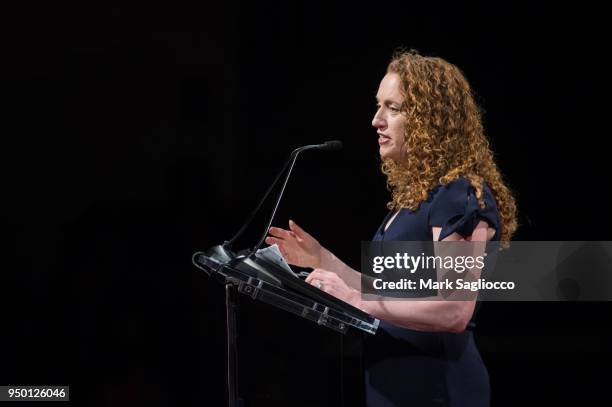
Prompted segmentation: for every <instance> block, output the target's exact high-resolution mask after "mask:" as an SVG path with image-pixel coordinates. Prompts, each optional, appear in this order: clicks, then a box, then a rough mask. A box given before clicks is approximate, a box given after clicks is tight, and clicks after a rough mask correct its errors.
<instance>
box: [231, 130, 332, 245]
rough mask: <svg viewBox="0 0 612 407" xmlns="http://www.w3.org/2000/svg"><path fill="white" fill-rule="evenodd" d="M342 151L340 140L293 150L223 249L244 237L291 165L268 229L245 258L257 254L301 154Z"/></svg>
mask: <svg viewBox="0 0 612 407" xmlns="http://www.w3.org/2000/svg"><path fill="white" fill-rule="evenodd" d="M340 149H342V142H341V141H339V140H333V141H326V142H325V143H323V144H312V145H306V146H302V147H299V148H296V149H295V150H293V152H291V154H290V155H289V158H288V160H287V161H286V162H285V164H284V165H283V168H281V170H280V172H279V173H278V175H277V176H276V178H275V179H274V181H273V182H272V185H270V187H269V188H268V190H267V191H266V193H265V194H264V196H263V198H262V199H261V200H260V201H259V204H258V205H257V207H256V208H255V210H254V211H253V212H251V214H250V215H249V217H248V218H247V220H246V222H245V223H244V224H243V225H242V227H241V228H240V230H239V231H238V232H237V233H236V234H235V235H234V237H232V238H231V239H230V240H229V241H226V242H225V243H223V247H224V248H227V249H231V246H232V244H233V243H234V242H235V241H236V239H238V237H240V236H241V235H242V233H244V231H245V230H246V228H247V226H248V225H249V224H250V223H251V221H252V220H253V218H254V217H255V214H256V213H257V212H258V211H259V209H260V208H261V206H262V205H263V203H264V201H265V200H266V198H267V197H268V195H269V194H270V192H271V191H272V189H273V188H274V186H275V185H276V184H277V182H278V180H279V179H280V177H281V175H282V174H283V172H285V169H286V168H287V166H288V165H289V170H288V171H287V175H285V179H284V181H283V186H282V188H281V190H280V192H279V194H278V197H277V198H276V203H275V204H274V209H273V210H272V215H271V216H270V219H269V221H268V224H267V226H266V228H265V229H264V233H263V236H262V237H261V239H260V240H259V242H257V245H255V247H254V248H253V249H252V250H251V251H250V252H249V254H248V255H247V256H245V257H249V256H251V255H252V254H253V253H255V252H256V251H257V250H258V249H259V248H260V247H261V245H262V244H263V242H264V241H265V239H266V235H267V234H268V230H269V229H270V226H271V225H272V222H273V221H274V216H275V215H276V210H277V209H278V205H279V204H280V201H281V198H282V197H283V193H284V192H285V187H286V186H287V182H288V181H289V176H290V175H291V171H292V170H293V166H294V164H295V161H296V160H297V158H298V156H299V155H300V153H302V152H303V151H307V150H321V151H338V150H340Z"/></svg>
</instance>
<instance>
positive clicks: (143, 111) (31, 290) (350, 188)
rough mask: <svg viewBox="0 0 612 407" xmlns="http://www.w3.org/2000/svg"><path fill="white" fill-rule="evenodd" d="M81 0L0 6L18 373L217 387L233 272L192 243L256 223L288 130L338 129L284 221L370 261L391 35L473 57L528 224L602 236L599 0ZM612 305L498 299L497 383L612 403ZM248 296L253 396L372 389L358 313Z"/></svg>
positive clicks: (208, 391) (137, 399) (181, 394)
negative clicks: (218, 273)
mask: <svg viewBox="0 0 612 407" xmlns="http://www.w3.org/2000/svg"><path fill="white" fill-rule="evenodd" d="M86 4H87V5H84V4H81V5H78V6H75V5H71V6H67V5H57V4H52V3H42V4H38V5H33V4H25V3H24V4H20V5H14V6H10V7H9V6H3V10H2V13H1V16H0V20H1V21H0V25H1V26H2V30H3V35H2V40H1V41H2V43H1V44H2V48H1V49H2V66H3V68H4V69H3V71H4V72H3V74H2V81H1V88H0V89H1V91H0V94H1V96H2V101H1V103H2V108H1V111H2V122H1V126H2V127H1V128H2V130H1V133H0V134H1V135H2V137H1V143H2V144H1V147H0V154H1V160H0V162H1V165H2V171H1V173H2V183H1V188H2V200H3V203H4V205H3V206H4V209H3V211H2V223H1V225H2V231H3V234H4V236H5V238H6V239H5V240H6V243H5V244H4V248H5V254H4V256H3V260H4V261H3V266H2V272H1V276H2V277H1V278H2V280H1V283H0V287H1V293H0V294H1V298H2V315H3V318H2V319H1V320H2V322H3V325H2V327H1V328H0V333H1V339H0V341H1V342H0V345H1V348H0V355H1V361H0V384H3V385H8V384H14V385H18V384H21V385H37V384H38V385H40V384H62V385H64V384H69V385H70V386H71V392H72V394H71V398H72V400H73V404H78V405H100V406H102V405H104V406H123V405H136V404H147V405H164V406H172V405H177V406H179V405H180V406H183V405H210V406H217V405H223V403H224V402H225V397H226V396H225V390H224V389H225V387H224V386H225V377H224V375H225V365H224V320H223V316H224V314H223V288H222V286H220V285H218V284H217V283H216V282H214V281H212V280H210V279H209V278H207V277H206V276H205V275H203V274H201V273H198V272H197V271H196V270H195V269H194V267H193V266H192V265H191V254H192V253H193V252H194V251H196V250H198V249H203V248H206V247H209V246H211V245H213V244H217V243H220V242H222V241H223V240H224V239H227V238H229V237H230V236H231V235H232V234H233V233H234V231H236V230H237V228H238V227H239V226H240V225H241V223H242V222H243V221H244V218H245V216H246V214H247V213H248V212H249V211H250V209H251V208H252V207H253V206H254V205H255V203H256V202H257V200H258V199H259V198H260V197H261V194H262V193H263V191H264V190H265V188H266V187H267V185H268V183H269V182H270V181H271V179H272V177H273V176H274V175H275V172H276V171H277V170H278V168H279V167H280V165H281V163H282V161H283V160H284V159H285V158H286V156H287V154H288V152H289V151H291V150H292V149H293V148H295V147H297V146H299V145H302V144H311V143H319V142H322V141H325V140H330V139H340V140H342V141H343V142H344V145H345V148H344V150H342V151H341V152H340V153H337V154H323V153H317V152H313V153H312V154H308V155H304V156H303V157H302V159H301V161H300V162H298V164H297V166H296V168H295V172H294V177H293V179H292V181H291V183H290V185H289V187H288V189H287V191H286V196H285V200H284V201H283V204H282V205H281V208H280V210H279V214H278V217H277V222H276V224H278V225H281V226H286V222H287V220H288V219H289V217H291V218H292V219H294V220H296V221H297V222H298V223H299V224H300V225H302V226H303V227H304V228H306V229H307V230H308V231H310V232H311V233H312V234H314V235H315V236H316V237H317V238H318V239H319V240H320V241H321V242H322V243H323V244H324V245H325V246H327V247H329V248H330V249H332V250H333V251H334V252H335V253H336V254H337V255H338V256H339V257H340V258H342V259H344V260H345V261H346V262H347V263H348V264H351V265H352V266H354V267H357V266H358V261H359V247H360V241H361V240H369V239H370V238H371V236H372V235H373V234H374V231H375V229H376V227H377V226H378V225H379V223H380V221H381V219H382V218H383V216H384V215H385V213H386V209H385V203H386V201H387V199H388V193H387V191H386V188H385V182H384V177H383V176H382V175H381V174H380V171H379V162H378V146H377V142H376V133H375V131H374V130H373V128H372V127H371V119H372V116H373V114H374V111H375V109H374V104H375V101H374V95H375V93H376V90H377V87H378V83H379V81H380V79H381V78H382V76H383V75H384V71H385V68H386V65H387V63H388V61H389V58H390V56H391V53H392V51H393V50H394V49H395V48H396V47H398V46H404V47H407V48H416V49H417V50H419V51H420V52H422V53H424V54H427V55H435V56H440V57H443V58H445V59H447V60H448V61H450V62H452V63H454V64H456V65H458V66H459V67H460V68H461V69H462V70H463V71H464V72H465V74H466V76H467V78H468V80H469V81H470V83H471V84H472V86H473V87H474V89H475V91H476V93H477V94H478V102H479V103H480V104H481V105H482V107H483V109H484V110H485V116H484V119H485V126H486V129H487V133H488V135H489V137H490V140H491V143H492V147H493V149H494V151H495V155H496V159H497V162H498V165H499V167H500V168H501V169H502V171H503V173H504V175H505V177H506V180H507V182H508V184H509V186H510V187H511V188H512V189H513V190H514V191H515V192H516V198H517V202H518V205H519V211H520V218H519V222H520V229H519V231H518V233H517V235H516V236H515V238H516V239H517V240H606V239H608V238H609V227H610V224H611V222H610V212H609V211H608V209H609V208H610V198H609V196H608V195H607V192H608V189H609V180H608V174H609V173H610V171H609V168H608V167H609V160H608V157H609V154H608V153H607V150H606V148H605V142H606V139H607V138H608V137H609V131H608V129H607V123H608V120H609V113H608V112H607V111H606V108H607V107H608V105H609V103H607V101H606V97H607V91H606V88H607V87H608V84H607V82H608V81H609V74H608V70H609V65H608V64H607V62H605V61H606V57H607V56H606V53H607V51H608V47H607V42H606V39H605V36H604V34H605V33H606V31H607V28H606V27H607V26H606V24H607V22H606V21H604V18H605V15H604V13H603V12H602V10H598V9H596V8H594V6H593V5H590V4H588V3H585V2H574V3H569V4H567V5H560V4H557V3H550V4H541V3H540V4H539V5H537V6H535V5H531V4H517V3H509V2H483V3H481V4H477V3H470V4H462V3H460V2H449V3H440V2H436V3H434V4H431V5H424V3H423V2H415V3H411V2H402V3H379V2H373V3H370V4H357V3H355V2H348V1H343V2H336V3H329V4H327V3H317V2H298V3H293V2H281V1H277V2H267V3H265V4H264V3H260V2H248V3H247V2H244V3H239V2H236V1H234V2H226V3H218V4H214V5H210V4H203V3H200V4H199V5H198V6H189V7H188V6H179V5H169V4H166V5H165V6H153V5H146V6H145V5H142V6H135V5H134V6H127V5H118V4H117V5H112V4H109V3H104V4H100V5H94V4H92V3H90V2H87V3H86ZM267 208H268V209H267V210H269V209H270V207H269V205H268V207H267ZM262 227H263V217H259V218H257V219H256V222H255V223H254V227H253V228H252V229H251V230H250V231H249V232H248V233H247V234H246V235H245V237H244V238H243V239H241V240H240V241H239V242H238V244H237V246H238V247H247V246H249V245H252V244H253V243H254V241H255V239H256V238H257V237H258V235H259V233H260V232H259V231H258V230H259V229H261V228H262ZM610 311H612V309H611V307H610V304H609V303H486V304H485V305H484V306H483V307H482V309H481V311H480V315H479V327H478V330H477V332H476V339H477V342H478V344H479V348H480V350H481V353H482V356H483V359H484V360H485V362H486V364H487V366H488V369H489V372H490V375H491V384H492V389H493V393H492V397H493V405H494V406H514V405H530V404H543V403H544V404H547V405H548V404H550V405H552V404H555V405H560V404H565V403H567V404H573V403H576V402H578V401H582V402H584V400H585V399H589V400H600V401H602V400H607V399H609V397H608V396H607V391H606V390H607V384H608V380H609V377H610V375H609V371H608V364H609V362H610V349H609V347H608V344H609V343H610V339H611V338H610V336H609V335H608V334H607V329H608V328H607V325H608V323H609V320H610V319H609V315H610ZM239 318H240V346H241V348H240V349H241V377H240V379H241V391H242V394H243V396H245V398H246V400H247V404H246V405H247V406H251V405H253V406H254V405H265V406H276V405H279V406H284V405H304V406H306V405H308V406H310V405H319V406H323V405H330V406H331V405H340V404H341V403H342V402H343V401H344V403H345V405H354V403H355V402H356V401H355V400H357V399H358V398H359V397H358V395H359V391H360V390H361V388H360V386H359V383H358V380H357V379H358V377H359V375H358V374H356V370H355V369H356V368H358V365H359V358H358V353H359V347H358V346H359V345H358V344H359V335H357V334H355V333H351V334H350V335H349V336H347V337H344V338H341V336H340V335H337V334H335V333H333V332H328V331H327V330H325V329H323V328H320V327H318V326H316V325H314V324H311V323H308V322H306V321H301V320H297V319H296V318H293V316H291V315H289V314H285V313H284V312H281V311H276V310H274V309H271V308H270V307H267V306H265V305H261V304H257V303H253V302H251V301H249V300H246V299H245V300H243V302H242V307H241V310H240V314H239ZM341 351H344V352H345V354H346V355H347V357H346V358H345V359H344V360H345V365H344V369H343V368H342V358H341ZM349 386H354V387H351V388H349ZM342 390H344V391H342ZM343 394H344V396H343ZM343 397H344V400H343Z"/></svg>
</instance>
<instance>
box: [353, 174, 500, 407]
mask: <svg viewBox="0 0 612 407" xmlns="http://www.w3.org/2000/svg"><path fill="white" fill-rule="evenodd" d="M475 191H476V190H475V189H474V187H473V186H472V185H471V184H470V182H469V181H468V180H467V179H466V178H464V177H460V178H458V179H456V180H453V181H451V182H450V183H448V184H447V185H438V186H437V187H435V188H434V189H433V190H431V191H430V194H429V197H428V199H427V200H426V201H424V202H422V203H421V205H420V206H419V207H418V208H417V210H416V211H411V210H409V209H401V210H400V212H399V213H398V215H397V216H396V217H395V219H394V220H393V222H392V223H391V225H389V228H388V229H387V230H386V231H385V230H384V228H385V226H386V223H387V221H388V220H389V219H390V218H391V215H392V214H393V213H394V212H389V213H388V214H387V216H386V217H385V219H384V220H383V222H382V224H381V226H380V228H379V229H378V231H377V232H376V234H375V235H374V238H373V239H372V240H374V241H381V240H390V241H391V240H399V241H402V240H409V241H410V240H412V241H431V240H433V235H432V231H431V228H432V227H433V226H440V227H442V231H441V233H440V237H439V240H443V239H444V238H445V237H447V236H448V235H450V234H452V233H453V232H457V233H459V234H460V235H462V236H464V237H465V236H469V235H471V234H472V232H473V230H474V228H475V227H476V225H477V224H478V222H479V221H480V220H486V221H487V223H488V224H489V225H490V227H493V228H495V230H496V233H495V236H494V237H493V240H499V238H500V236H499V230H500V228H499V213H498V211H497V206H496V204H495V198H494V196H493V194H492V192H491V190H490V188H489V187H488V185H487V184H486V183H484V184H483V194H484V201H485V204H486V206H485V208H480V206H479V205H478V200H477V199H476V195H475ZM479 304H480V303H477V308H476V310H477V309H478V305H479ZM475 314H476V312H474V315H475ZM474 328H475V322H474V317H472V320H471V321H470V323H469V324H468V328H467V329H466V330H465V331H464V332H462V333H450V332H420V331H415V330H412V329H407V328H402V327H398V326H396V325H391V324H389V323H386V322H384V321H381V324H380V327H379V329H378V331H377V333H376V335H368V337H367V338H366V340H365V342H364V367H365V381H366V383H365V386H366V400H367V405H368V406H369V407H387V406H419V407H420V406H453V407H455V406H466V407H468V406H469V407H481V406H488V405H489V399H490V387H489V375H488V373H487V369H486V367H485V365H484V363H483V362H482V359H481V357H480V354H479V352H478V349H477V348H476V345H475V343H474V336H473V330H474Z"/></svg>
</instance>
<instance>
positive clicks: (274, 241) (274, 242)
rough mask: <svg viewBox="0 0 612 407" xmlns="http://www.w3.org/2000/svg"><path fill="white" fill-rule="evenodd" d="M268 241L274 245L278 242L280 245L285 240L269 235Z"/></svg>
mask: <svg viewBox="0 0 612 407" xmlns="http://www.w3.org/2000/svg"><path fill="white" fill-rule="evenodd" d="M266 243H267V244H269V245H270V246H272V245H273V244H277V245H279V246H280V245H281V244H282V243H283V241H282V239H277V238H275V237H272V236H268V237H266Z"/></svg>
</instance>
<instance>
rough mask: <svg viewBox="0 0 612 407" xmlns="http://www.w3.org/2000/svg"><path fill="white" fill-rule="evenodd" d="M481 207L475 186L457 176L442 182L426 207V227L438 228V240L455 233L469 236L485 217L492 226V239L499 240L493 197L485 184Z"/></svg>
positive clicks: (497, 218)
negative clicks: (449, 180) (444, 183)
mask: <svg viewBox="0 0 612 407" xmlns="http://www.w3.org/2000/svg"><path fill="white" fill-rule="evenodd" d="M483 195H484V196H483V198H484V202H485V207H484V208H481V207H480V206H479V205H478V199H477V198H476V189H475V188H474V187H473V186H472V184H471V183H470V181H469V180H468V179H467V178H463V177H461V178H458V179H456V180H453V181H451V182H449V183H448V184H446V185H442V186H441V187H440V188H439V189H438V191H437V193H436V194H435V196H434V197H433V201H432V204H431V206H430V209H429V215H428V225H429V227H433V226H438V227H441V228H442V231H441V232H440V237H439V238H438V240H443V239H444V238H446V237H447V236H449V235H451V234H453V233H455V232H457V233H459V234H460V235H461V236H463V237H464V238H465V237H468V236H471V235H472V233H473V231H474V229H475V228H476V226H477V225H478V222H479V221H480V220H485V221H487V223H488V224H489V227H492V228H495V236H493V239H492V240H499V214H498V211H497V206H496V204H495V197H494V196H493V193H492V192H491V190H490V189H489V187H488V185H487V184H486V183H484V184H483Z"/></svg>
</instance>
